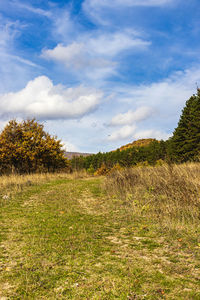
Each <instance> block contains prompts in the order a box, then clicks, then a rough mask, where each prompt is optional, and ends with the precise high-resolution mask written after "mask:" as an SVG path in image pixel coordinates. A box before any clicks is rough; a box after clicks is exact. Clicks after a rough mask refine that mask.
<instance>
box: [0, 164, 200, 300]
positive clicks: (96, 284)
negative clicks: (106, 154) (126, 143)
mask: <svg viewBox="0 0 200 300" xmlns="http://www.w3.org/2000/svg"><path fill="white" fill-rule="evenodd" d="M0 210H1V217H0V223H1V230H0V242H1V245H0V299H1V300H5V299H99V300H100V299H129V300H132V299H200V270H199V268H200V263H199V261H200V255H199V253H200V235H199V234H200V222H199V221H200V165H199V164H197V163H189V164H182V165H163V166H158V167H137V168H136V167H135V168H129V169H122V170H117V171H116V172H112V173H110V174H108V175H107V176H106V177H105V176H99V177H95V176H88V175H87V174H86V173H81V174H79V173H75V174H72V175H69V174H64V173H63V174H62V173H61V174H35V175H26V176H17V175H15V176H14V175H11V176H2V177H1V178H0Z"/></svg>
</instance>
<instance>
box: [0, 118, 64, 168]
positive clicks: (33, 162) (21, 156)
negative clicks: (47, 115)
mask: <svg viewBox="0 0 200 300" xmlns="http://www.w3.org/2000/svg"><path fill="white" fill-rule="evenodd" d="M65 167H67V160H66V158H65V157H64V151H63V150H62V144H61V141H60V140H57V138H56V137H53V136H51V135H50V134H49V133H47V132H45V131H44V126H43V125H42V124H39V123H38V122H37V121H36V120H35V119H31V120H25V121H22V122H17V121H16V120H11V121H10V122H9V123H8V124H7V125H6V126H5V128H4V129H3V131H2V132H1V134H0V173H1V174H2V173H9V172H18V173H30V172H37V171H55V170H58V169H61V168H65Z"/></svg>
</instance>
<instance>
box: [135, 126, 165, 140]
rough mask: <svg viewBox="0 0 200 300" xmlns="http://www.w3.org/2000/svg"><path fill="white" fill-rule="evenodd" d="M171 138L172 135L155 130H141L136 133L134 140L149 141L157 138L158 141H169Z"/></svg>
mask: <svg viewBox="0 0 200 300" xmlns="http://www.w3.org/2000/svg"><path fill="white" fill-rule="evenodd" d="M169 137H170V134H167V133H165V132H162V131H160V130H155V129H148V130H141V131H138V132H135V134H134V139H136V140H138V139H148V138H155V139H157V140H162V139H163V140H167V139H168V138H169Z"/></svg>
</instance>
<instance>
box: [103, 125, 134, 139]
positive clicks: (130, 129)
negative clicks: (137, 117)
mask: <svg viewBox="0 0 200 300" xmlns="http://www.w3.org/2000/svg"><path fill="white" fill-rule="evenodd" d="M135 130H136V126H135V125H132V126H130V125H127V126H123V127H122V128H120V129H119V130H117V131H115V132H113V133H112V134H111V135H109V136H108V138H107V139H108V140H109V141H118V140H124V139H127V138H130V137H133V134H134V132H135Z"/></svg>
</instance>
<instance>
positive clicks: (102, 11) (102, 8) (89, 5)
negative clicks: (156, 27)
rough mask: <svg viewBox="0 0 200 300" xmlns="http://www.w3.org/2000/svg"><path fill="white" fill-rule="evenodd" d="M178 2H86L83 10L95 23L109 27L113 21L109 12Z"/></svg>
mask: <svg viewBox="0 0 200 300" xmlns="http://www.w3.org/2000/svg"><path fill="white" fill-rule="evenodd" d="M175 2H177V0H115V1H112V0H85V1H84V2H83V10H84V11H85V13H86V14H87V16H89V17H90V18H91V19H92V20H93V21H94V22H95V23H99V24H101V25H105V26H109V25H111V24H112V19H111V18H110V17H108V16H109V12H110V13H111V14H112V13H113V10H121V9H123V8H125V9H127V8H128V9H130V8H131V7H136V6H140V7H165V6H167V5H168V4H174V3H175Z"/></svg>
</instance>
